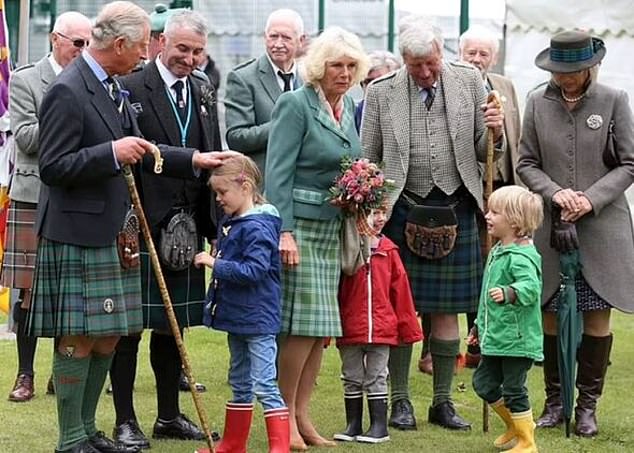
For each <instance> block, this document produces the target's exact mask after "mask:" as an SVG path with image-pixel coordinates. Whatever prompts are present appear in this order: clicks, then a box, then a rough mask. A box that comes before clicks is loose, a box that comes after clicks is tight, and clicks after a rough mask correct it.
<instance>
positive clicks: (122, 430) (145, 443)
mask: <svg viewBox="0 0 634 453" xmlns="http://www.w3.org/2000/svg"><path fill="white" fill-rule="evenodd" d="M112 437H113V438H114V440H115V442H116V443H118V444H121V445H123V446H125V447H132V448H134V447H136V448H139V449H144V448H150V441H149V440H147V437H145V434H143V431H141V428H139V424H138V423H137V421H136V420H128V421H127V422H123V423H121V424H120V425H119V426H115V428H114V431H113V432H112Z"/></svg>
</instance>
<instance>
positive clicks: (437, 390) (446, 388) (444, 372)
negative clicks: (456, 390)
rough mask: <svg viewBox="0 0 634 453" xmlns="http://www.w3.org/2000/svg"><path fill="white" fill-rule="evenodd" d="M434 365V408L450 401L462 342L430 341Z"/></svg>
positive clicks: (432, 339)
mask: <svg viewBox="0 0 634 453" xmlns="http://www.w3.org/2000/svg"><path fill="white" fill-rule="evenodd" d="M429 350H430V352H431V359H432V364H433V366H434V377H433V381H434V400H433V402H432V406H436V405H438V404H440V403H444V402H445V401H449V400H450V396H451V381H452V380H453V369H454V365H455V363H456V355H457V354H458V352H460V340H437V339H435V338H434V337H432V338H431V339H430V340H429Z"/></svg>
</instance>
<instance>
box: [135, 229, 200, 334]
mask: <svg viewBox="0 0 634 453" xmlns="http://www.w3.org/2000/svg"><path fill="white" fill-rule="evenodd" d="M154 236H158V235H154ZM202 243H203V241H202V237H200V236H199V237H198V250H203V248H202V247H203V244H202ZM154 244H155V246H156V247H158V244H159V241H158V237H155V238H154ZM157 250H158V249H157ZM159 260H160V258H159ZM161 268H162V271H163V278H164V279H165V285H166V286H167V292H168V293H169V295H170V300H171V302H172V308H173V309H174V314H175V315H176V319H177V321H178V325H179V326H180V327H181V329H183V328H185V327H193V326H200V325H202V323H203V305H204V301H205V295H206V290H205V268H204V267H200V268H196V267H195V266H193V265H191V266H189V267H188V268H187V269H184V270H182V271H171V270H169V269H166V268H165V267H164V266H163V264H162V263H161ZM141 293H142V305H143V327H144V328H146V329H162V330H169V329H170V326H169V321H168V320H167V315H166V314H165V306H164V305H163V299H161V292H160V290H159V287H158V283H157V280H156V277H155V276H154V270H153V269H152V263H151V261H150V254H149V252H148V251H147V247H146V245H145V241H143V240H141Z"/></svg>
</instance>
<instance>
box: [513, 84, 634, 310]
mask: <svg viewBox="0 0 634 453" xmlns="http://www.w3.org/2000/svg"><path fill="white" fill-rule="evenodd" d="M610 120H614V122H615V127H614V129H615V133H616V137H617V154H618V155H619V158H620V161H621V165H620V166H618V167H616V168H614V169H609V168H608V167H606V166H605V164H604V163H603V159H602V153H603V150H604V149H605V146H606V142H607V136H608V124H609V122H610ZM519 154H520V160H519V163H518V167H517V172H518V174H519V176H520V178H521V179H522V181H523V182H524V183H525V184H526V186H527V187H528V188H529V189H530V190H532V191H534V192H536V193H538V194H540V195H541V196H542V197H544V200H545V212H544V214H545V216H544V217H545V219H544V224H543V226H542V227H541V229H539V230H538V231H537V233H536V235H535V244H536V246H537V248H538V249H539V252H540V253H541V255H542V258H543V270H544V271H543V275H544V292H543V297H542V302H546V301H547V300H548V299H550V298H551V297H552V295H553V294H554V293H555V291H556V290H557V289H558V287H559V255H558V253H557V252H556V251H555V250H554V249H552V248H551V247H550V243H549V237H550V225H551V221H550V205H551V202H552V197H553V195H554V194H555V193H556V192H557V191H559V190H561V189H565V188H571V189H573V190H578V191H582V192H584V194H585V195H586V197H588V199H589V200H590V203H592V208H593V210H592V212H590V213H588V214H586V215H585V216H583V217H582V218H581V219H580V220H578V221H577V234H578V236H579V253H580V259H581V264H582V270H581V272H582V274H583V277H584V278H585V279H586V281H587V282H588V283H589V284H590V287H592V289H593V290H594V291H595V292H596V293H597V294H599V296H601V297H602V298H603V299H605V300H606V301H607V302H609V303H610V304H611V305H612V306H614V307H616V308H619V309H621V310H623V311H627V312H633V311H634V299H633V298H632V294H634V278H632V276H633V275H634V232H633V229H632V220H631V216H630V208H629V205H628V202H627V200H626V198H625V194H624V192H625V190H626V189H627V188H628V187H629V186H630V185H631V184H632V183H633V182H634V122H633V119H632V112H631V110H630V107H629V101H628V96H627V94H626V93H625V91H623V90H619V89H615V88H611V87H608V86H606V85H602V84H599V83H593V84H592V85H591V86H590V87H589V88H588V90H587V92H586V96H585V97H584V98H583V99H582V100H581V101H579V103H578V104H577V105H576V106H575V108H574V109H573V110H572V111H569V110H568V109H567V108H566V105H565V103H564V101H563V99H562V97H561V94H560V93H559V90H558V89H557V88H555V87H554V86H553V85H551V84H548V85H546V86H544V87H541V88H538V89H536V90H535V91H533V92H532V93H531V95H530V97H529V98H528V101H527V104H526V110H525V112H524V123H523V125H522V138H521V140H520V147H519Z"/></svg>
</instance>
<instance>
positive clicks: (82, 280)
mask: <svg viewBox="0 0 634 453" xmlns="http://www.w3.org/2000/svg"><path fill="white" fill-rule="evenodd" d="M33 282H34V283H33V295H32V301H31V307H30V310H29V314H28V320H27V330H26V331H27V332H28V334H29V335H32V336H36V337H61V336H68V335H86V336H116V335H131V334H135V333H138V332H140V331H141V330H142V328H143V324H142V313H141V285H140V282H141V279H140V276H139V268H138V267H136V268H133V269H123V268H122V267H121V265H120V263H119V256H118V254H117V247H116V245H115V243H114V242H113V243H112V245H111V246H107V247H80V246H76V245H71V244H63V243H60V242H55V241H51V240H48V239H46V238H40V240H39V244H38V248H37V258H36V265H35V276H34V279H33Z"/></svg>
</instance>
